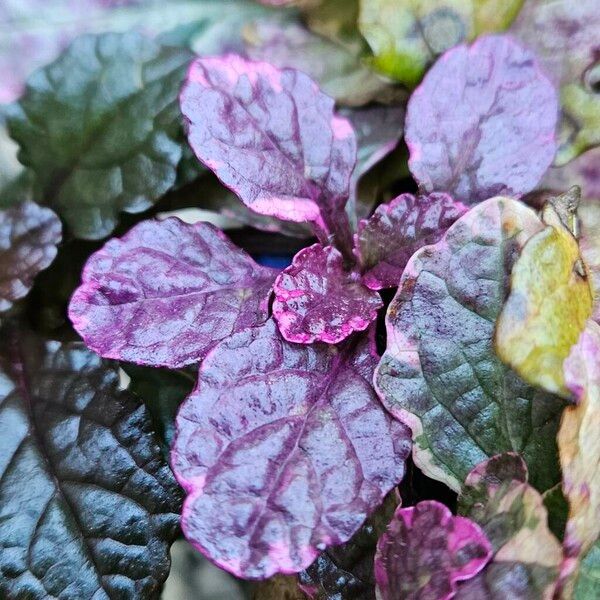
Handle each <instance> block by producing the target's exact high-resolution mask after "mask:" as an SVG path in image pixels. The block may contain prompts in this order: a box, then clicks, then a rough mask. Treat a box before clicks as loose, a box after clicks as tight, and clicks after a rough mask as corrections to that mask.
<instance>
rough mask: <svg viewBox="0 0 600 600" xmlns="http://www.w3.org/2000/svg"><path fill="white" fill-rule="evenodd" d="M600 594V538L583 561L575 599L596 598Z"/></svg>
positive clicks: (587, 599)
mask: <svg viewBox="0 0 600 600" xmlns="http://www.w3.org/2000/svg"><path fill="white" fill-rule="evenodd" d="M599 596H600V540H599V541H597V542H596V543H595V544H594V545H593V546H592V549H591V550H590V551H589V552H588V553H587V555H586V557H585V558H584V559H583V560H582V561H581V566H580V568H579V577H578V578H577V583H576V584H575V594H574V597H575V600H596V598H598V597H599Z"/></svg>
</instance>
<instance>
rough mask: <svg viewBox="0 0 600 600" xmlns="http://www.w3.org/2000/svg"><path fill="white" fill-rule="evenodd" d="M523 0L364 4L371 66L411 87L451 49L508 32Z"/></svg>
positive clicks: (372, 0) (368, 0) (371, 0)
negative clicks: (371, 59)
mask: <svg viewBox="0 0 600 600" xmlns="http://www.w3.org/2000/svg"><path fill="white" fill-rule="evenodd" d="M522 4H523V0H508V1H506V2H500V1H498V0H483V1H477V0H420V1H419V2H415V1H414V0H360V7H361V11H360V21H359V23H360V29H361V32H362V34H363V35H364V36H365V38H366V40H367V42H369V45H370V46H371V50H372V51H373V54H374V58H373V65H374V66H375V67H376V68H377V69H379V70H380V71H381V72H382V73H384V74H385V75H388V76H389V77H392V78H393V79H396V80H397V81H400V82H401V83H404V84H406V85H408V86H414V85H416V84H417V83H419V80H420V79H421V77H422V75H423V73H424V72H425V70H426V68H427V66H428V65H429V64H430V63H431V62H433V60H434V59H435V58H436V56H438V55H439V54H441V53H442V52H444V51H445V50H448V49H449V48H452V47H453V46H456V45H457V44H460V43H461V42H465V41H469V40H472V39H474V38H475V37H476V36H478V35H480V34H482V33H486V32H493V31H502V30H503V29H506V28H507V27H508V26H509V25H510V23H511V22H512V20H513V19H514V18H515V16H516V15H517V13H518V12H519V9H520V8H521V5H522Z"/></svg>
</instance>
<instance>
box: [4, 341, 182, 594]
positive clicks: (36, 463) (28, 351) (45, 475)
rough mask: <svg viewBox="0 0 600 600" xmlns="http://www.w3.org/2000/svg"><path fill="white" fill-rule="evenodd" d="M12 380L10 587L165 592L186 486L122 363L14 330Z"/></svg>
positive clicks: (7, 483) (7, 443)
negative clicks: (124, 386)
mask: <svg viewBox="0 0 600 600" xmlns="http://www.w3.org/2000/svg"><path fill="white" fill-rule="evenodd" d="M0 381H1V383H0V432H1V435H0V595H1V596H2V597H3V598H31V599H35V600H38V599H39V600H42V599H46V598H49V597H53V598H60V597H64V598H82V599H83V598H86V599H91V598H94V600H95V599H98V600H101V599H102V600H108V599H109V598H117V597H120V598H131V599H142V598H156V597H157V595H158V593H159V591H160V588H161V585H162V583H163V582H164V580H165V578H166V576H167V574H168V571H169V556H168V549H169V544H170V543H171V541H173V539H174V537H175V535H176V534H177V531H178V523H179V515H178V514H177V513H178V510H179V507H180V501H181V497H180V491H179V489H178V487H177V484H176V482H175V480H174V478H173V475H172V473H171V471H170V470H169V467H168V465H167V464H166V462H165V461H164V460H163V458H162V456H161V452H160V448H159V446H158V443H157V440H156V438H155V436H154V434H153V433H152V427H151V422H150V418H149V416H148V413H147V412H146V410H145V409H144V407H143V405H142V404H140V402H139V401H138V400H137V399H136V398H134V397H133V396H131V395H130V394H128V393H126V392H120V391H118V370H117V368H115V366H114V365H111V364H108V363H104V362H102V361H101V360H100V359H99V357H98V356H97V355H95V354H94V353H92V352H90V351H89V350H86V349H85V348H83V347H82V346H81V345H79V344H76V345H70V346H60V345H59V344H58V343H57V342H47V343H43V342H39V341H37V340H33V339H31V338H29V337H27V336H26V335H25V334H24V333H23V331H22V330H21V331H19V332H18V333H16V332H15V333H13V334H7V332H6V331H3V335H2V347H1V349H0Z"/></svg>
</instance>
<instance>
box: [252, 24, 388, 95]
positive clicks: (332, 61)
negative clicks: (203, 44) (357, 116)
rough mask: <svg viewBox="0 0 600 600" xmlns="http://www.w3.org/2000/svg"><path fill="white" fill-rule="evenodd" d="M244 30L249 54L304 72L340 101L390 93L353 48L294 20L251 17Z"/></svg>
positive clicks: (382, 80)
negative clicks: (286, 21)
mask: <svg viewBox="0 0 600 600" xmlns="http://www.w3.org/2000/svg"><path fill="white" fill-rule="evenodd" d="M244 33H245V39H246V52H247V54H248V56H249V57H250V58H252V59H254V60H264V61H267V62H269V63H271V64H273V65H275V66H276V67H280V68H284V67H291V68H294V69H298V70H299V71H303V72H304V73H307V74H308V75H310V77H312V78H313V79H314V80H315V81H317V82H318V83H319V85H320V86H321V88H322V90H323V91H324V92H325V93H326V94H328V95H329V96H331V97H332V98H334V99H335V100H336V102H339V103H341V104H343V105H346V106H361V105H363V104H367V103H369V102H371V101H372V100H385V99H387V98H390V97H392V96H393V95H394V90H393V89H392V88H391V85H390V82H389V81H387V80H386V79H384V78H382V77H380V76H378V75H377V74H376V73H374V72H373V71H371V70H370V69H369V68H368V67H366V66H365V65H364V64H363V63H362V62H361V58H360V56H359V55H358V52H356V51H355V49H354V48H351V47H348V46H346V45H343V44H341V43H335V42H333V41H331V40H328V39H326V38H324V37H321V36H319V35H316V34H314V33H312V32H310V31H309V30H307V29H305V28H304V27H303V26H302V25H300V24H298V23H280V22H279V23H278V22H274V21H271V22H268V21H255V22H254V23H253V24H252V25H251V26H250V27H248V28H246V30H245V32H244Z"/></svg>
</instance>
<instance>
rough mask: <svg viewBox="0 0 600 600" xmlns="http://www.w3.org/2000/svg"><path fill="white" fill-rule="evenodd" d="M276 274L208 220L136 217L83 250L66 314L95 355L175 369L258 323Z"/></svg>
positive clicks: (266, 307)
mask: <svg viewBox="0 0 600 600" xmlns="http://www.w3.org/2000/svg"><path fill="white" fill-rule="evenodd" d="M276 274H277V272H276V271H274V270H272V269H268V268H265V267H261V266H259V265H257V264H256V263H255V262H254V261H253V260H252V259H251V258H250V256H248V255H247V254H246V253H245V252H243V251H242V250H240V249H239V248H237V247H236V246H234V245H233V244H232V243H231V242H230V241H229V240H228V239H227V237H226V236H225V235H224V234H223V233H222V232H221V231H219V230H218V229H216V228H215V227H214V226H212V225H210V224H208V223H202V222H200V223H196V224H195V225H188V224H186V223H183V222H182V221H180V220H179V219H177V218H170V219H166V220H165V221H155V220H151V221H144V222H142V223H140V224H139V225H137V226H136V227H134V228H133V229H131V230H130V231H129V232H128V233H127V234H126V235H125V236H123V238H121V239H118V238H115V239H112V240H111V241H109V242H108V243H107V244H106V245H105V246H104V247H103V248H102V249H101V250H99V251H98V252H96V253H95V254H93V255H92V256H91V258H90V259H89V260H88V262H87V264H86V266H85V268H84V271H83V275H82V284H81V286H80V287H79V288H78V289H77V290H76V291H75V294H74V295H73V297H72V299H71V303H70V306H69V317H70V318H71V321H72V322H73V325H74V326H75V329H77V331H78V332H79V333H80V335H81V336H82V337H83V339H84V340H85V342H86V344H87V345H88V346H89V347H90V348H92V349H93V350H95V351H96V352H98V353H99V354H100V355H101V356H104V357H106V358H116V359H119V360H125V361H130V362H134V363H138V364H144V365H150V366H166V367H171V368H176V367H180V366H183V365H186V364H191V363H194V362H198V361H199V360H200V359H201V358H202V357H203V356H204V355H205V354H206V352H207V351H208V350H209V349H210V348H211V347H212V346H214V345H215V343H216V342H218V341H219V340H221V339H223V338H224V337H227V336H228V335H230V334H231V333H233V332H235V331H239V330H240V329H243V328H245V327H252V326H254V325H258V324H260V323H262V322H264V321H265V320H266V318H267V316H268V299H269V295H270V291H271V286H272V285H273V281H274V280H275V276H276Z"/></svg>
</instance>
